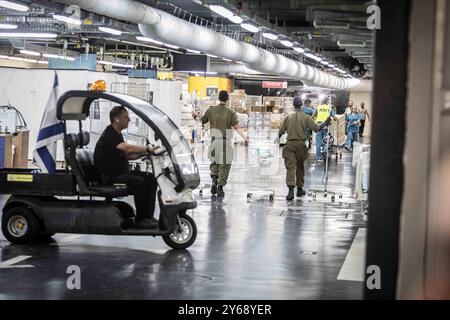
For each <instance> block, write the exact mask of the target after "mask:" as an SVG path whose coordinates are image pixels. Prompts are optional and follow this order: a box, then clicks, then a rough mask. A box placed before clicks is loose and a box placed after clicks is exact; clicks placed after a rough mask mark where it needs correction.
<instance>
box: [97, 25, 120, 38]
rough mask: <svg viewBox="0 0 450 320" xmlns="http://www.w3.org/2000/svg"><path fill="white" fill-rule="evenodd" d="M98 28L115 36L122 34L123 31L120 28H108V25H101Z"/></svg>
mask: <svg viewBox="0 0 450 320" xmlns="http://www.w3.org/2000/svg"><path fill="white" fill-rule="evenodd" d="M98 30H100V31H101V32H105V33H109V34H113V35H115V36H120V35H121V34H122V31H120V30H117V29H112V28H107V27H99V28H98Z"/></svg>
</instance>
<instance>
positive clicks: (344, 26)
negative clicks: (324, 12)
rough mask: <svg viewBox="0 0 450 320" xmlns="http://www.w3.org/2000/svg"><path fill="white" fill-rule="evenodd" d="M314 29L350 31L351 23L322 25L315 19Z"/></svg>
mask: <svg viewBox="0 0 450 320" xmlns="http://www.w3.org/2000/svg"><path fill="white" fill-rule="evenodd" d="M313 26H314V28H321V29H350V27H351V26H350V24H349V23H340V24H339V23H334V24H333V23H328V24H327V23H322V22H320V21H318V20H317V19H314V21H313Z"/></svg>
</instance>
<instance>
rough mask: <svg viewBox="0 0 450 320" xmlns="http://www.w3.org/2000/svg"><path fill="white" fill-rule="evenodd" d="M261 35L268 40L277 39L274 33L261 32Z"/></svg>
mask: <svg viewBox="0 0 450 320" xmlns="http://www.w3.org/2000/svg"><path fill="white" fill-rule="evenodd" d="M262 35H263V37H264V38H267V39H270V40H277V39H278V36H277V35H276V34H273V33H270V32H263V34H262Z"/></svg>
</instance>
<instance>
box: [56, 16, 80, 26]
mask: <svg viewBox="0 0 450 320" xmlns="http://www.w3.org/2000/svg"><path fill="white" fill-rule="evenodd" d="M53 19H55V20H58V21H62V22H65V23H68V24H76V25H80V24H81V20H80V19H78V18H74V17H73V16H71V15H68V14H67V13H55V14H53Z"/></svg>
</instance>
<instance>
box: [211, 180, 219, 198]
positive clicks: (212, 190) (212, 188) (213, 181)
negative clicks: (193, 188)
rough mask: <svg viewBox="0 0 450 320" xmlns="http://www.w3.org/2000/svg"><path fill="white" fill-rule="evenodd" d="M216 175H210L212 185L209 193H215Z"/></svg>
mask: <svg viewBox="0 0 450 320" xmlns="http://www.w3.org/2000/svg"><path fill="white" fill-rule="evenodd" d="M217 178H218V177H217V176H211V179H212V186H211V194H214V195H215V194H217Z"/></svg>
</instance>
